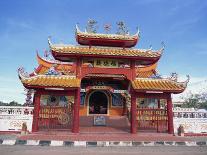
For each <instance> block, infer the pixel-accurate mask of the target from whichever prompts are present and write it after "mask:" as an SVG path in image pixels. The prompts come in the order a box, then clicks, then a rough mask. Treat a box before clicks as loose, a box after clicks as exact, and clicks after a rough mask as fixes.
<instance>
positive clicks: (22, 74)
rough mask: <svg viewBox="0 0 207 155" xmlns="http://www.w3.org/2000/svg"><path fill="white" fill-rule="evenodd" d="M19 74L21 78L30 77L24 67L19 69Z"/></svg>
mask: <svg viewBox="0 0 207 155" xmlns="http://www.w3.org/2000/svg"><path fill="white" fill-rule="evenodd" d="M18 74H19V75H20V76H24V77H29V74H28V73H27V72H25V69H24V68H23V67H19V68H18Z"/></svg>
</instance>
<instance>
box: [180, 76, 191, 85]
mask: <svg viewBox="0 0 207 155" xmlns="http://www.w3.org/2000/svg"><path fill="white" fill-rule="evenodd" d="M186 77H187V80H186V81H184V82H181V85H182V86H183V87H187V84H188V82H189V81H190V75H186Z"/></svg>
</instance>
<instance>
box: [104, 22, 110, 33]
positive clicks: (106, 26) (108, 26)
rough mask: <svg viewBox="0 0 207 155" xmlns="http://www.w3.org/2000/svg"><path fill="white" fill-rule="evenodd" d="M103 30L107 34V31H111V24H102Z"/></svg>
mask: <svg viewBox="0 0 207 155" xmlns="http://www.w3.org/2000/svg"><path fill="white" fill-rule="evenodd" d="M104 30H105V32H106V34H109V32H110V31H111V24H104Z"/></svg>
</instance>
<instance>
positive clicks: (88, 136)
mask: <svg viewBox="0 0 207 155" xmlns="http://www.w3.org/2000/svg"><path fill="white" fill-rule="evenodd" d="M19 139H22V140H28V139H31V140H63V141H74V140H81V141H185V140H187V138H185V137H176V136H173V135H170V134H167V133H156V132H151V131H149V132H138V133H137V134H130V133H129V129H123V128H112V127H81V128H80V133H79V134H73V133H71V131H69V130H68V131H55V130H53V131H52V130H50V131H40V132H36V133H32V134H29V135H26V136H20V137H19Z"/></svg>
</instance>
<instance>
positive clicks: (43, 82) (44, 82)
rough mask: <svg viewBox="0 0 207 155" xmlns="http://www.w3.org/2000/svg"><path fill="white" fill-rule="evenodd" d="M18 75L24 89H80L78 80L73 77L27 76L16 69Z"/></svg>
mask: <svg viewBox="0 0 207 155" xmlns="http://www.w3.org/2000/svg"><path fill="white" fill-rule="evenodd" d="M18 75H19V78H20V80H21V82H22V84H23V85H24V86H25V87H26V88H42V87H43V88H48V87H55V88H76V87H80V81H81V80H80V79H77V78H76V77H75V76H69V75H61V74H59V73H58V74H56V75H55V74H53V75H52V74H51V75H49V74H47V75H32V76H30V75H28V74H27V73H25V72H24V70H23V69H22V68H19V69H18Z"/></svg>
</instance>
